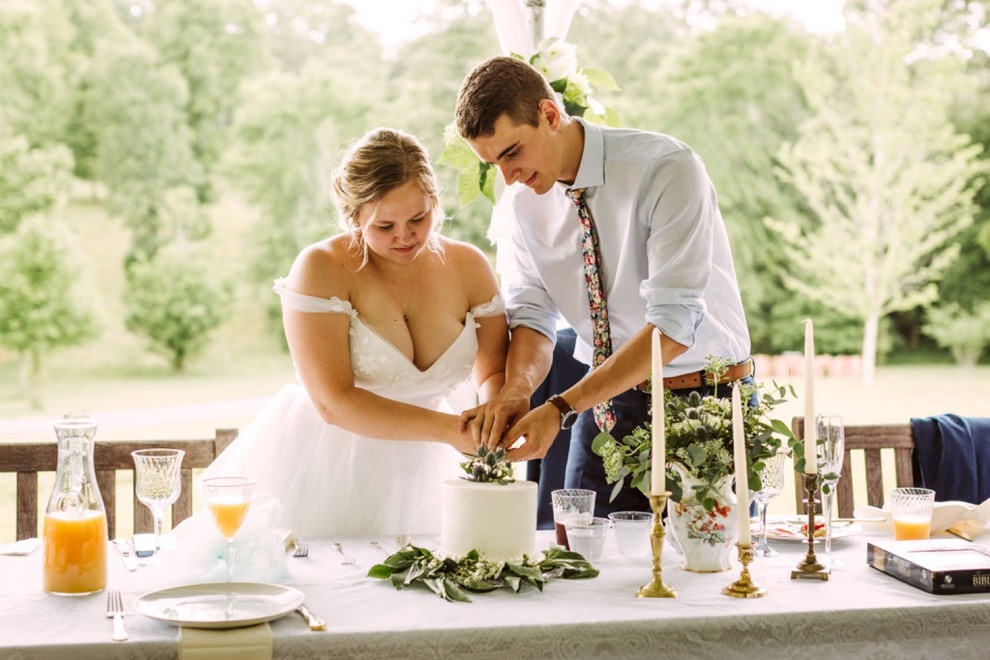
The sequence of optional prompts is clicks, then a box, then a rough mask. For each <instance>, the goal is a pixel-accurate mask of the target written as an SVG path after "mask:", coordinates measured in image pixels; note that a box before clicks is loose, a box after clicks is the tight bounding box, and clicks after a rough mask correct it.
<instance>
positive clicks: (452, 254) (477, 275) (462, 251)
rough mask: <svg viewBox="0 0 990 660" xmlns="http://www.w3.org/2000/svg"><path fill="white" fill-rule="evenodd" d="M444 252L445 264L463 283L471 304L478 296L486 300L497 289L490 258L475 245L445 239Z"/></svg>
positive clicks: (474, 302)
mask: <svg viewBox="0 0 990 660" xmlns="http://www.w3.org/2000/svg"><path fill="white" fill-rule="evenodd" d="M444 253H445V258H446V261H447V264H448V265H449V266H450V268H452V269H453V270H454V272H455V273H456V274H457V277H458V278H459V280H460V281H461V282H463V283H464V284H465V286H466V288H467V292H468V296H469V298H470V299H471V301H472V303H471V304H472V305H475V304H478V303H477V301H478V299H479V297H480V298H483V300H481V302H487V301H488V300H490V299H491V297H492V295H494V293H495V292H497V291H498V284H497V280H496V279H495V270H494V268H493V267H492V262H491V259H490V258H489V257H488V255H487V254H485V253H484V252H482V251H481V249H479V248H478V247H477V246H475V245H472V244H470V243H465V242H463V241H456V240H453V239H446V240H445V243H444Z"/></svg>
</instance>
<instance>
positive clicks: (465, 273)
mask: <svg viewBox="0 0 990 660" xmlns="http://www.w3.org/2000/svg"><path fill="white" fill-rule="evenodd" d="M464 257H465V258H464V259H463V260H458V268H459V270H460V273H461V281H463V282H465V283H467V286H468V298H469V300H470V301H471V307H472V308H477V307H479V306H485V307H487V306H488V305H490V304H491V303H492V302H493V301H494V299H495V298H496V296H498V295H499V288H498V281H497V280H496V278H495V271H494V270H492V266H491V263H490V262H489V261H488V257H486V256H485V255H484V254H483V253H482V252H481V251H480V250H478V249H477V248H476V247H474V246H467V249H466V250H465V251H464ZM499 307H500V311H498V312H496V313H494V314H492V313H491V312H488V313H487V314H485V315H477V316H475V322H476V323H477V324H478V332H477V335H478V353H477V355H476V356H475V359H474V371H473V373H474V385H475V387H476V388H477V390H478V398H479V399H480V401H481V402H482V403H484V402H486V401H488V400H489V399H491V398H492V397H494V396H495V395H497V394H498V393H499V392H501V391H502V386H503V385H504V384H505V356H506V353H507V351H508V348H509V325H508V322H507V321H506V318H505V310H504V304H500V305H499ZM479 314H480V313H479Z"/></svg>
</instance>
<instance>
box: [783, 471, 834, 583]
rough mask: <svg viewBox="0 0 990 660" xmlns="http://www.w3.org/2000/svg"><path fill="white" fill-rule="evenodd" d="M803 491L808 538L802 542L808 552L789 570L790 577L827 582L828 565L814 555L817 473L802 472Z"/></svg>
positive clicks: (815, 542)
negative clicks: (806, 546)
mask: <svg viewBox="0 0 990 660" xmlns="http://www.w3.org/2000/svg"><path fill="white" fill-rule="evenodd" d="M804 492H805V495H806V496H807V497H806V498H805V500H804V502H805V507H806V508H807V510H808V538H807V539H805V540H804V543H806V544H807V545H808V553H807V554H806V555H805V556H804V559H802V560H801V561H800V562H799V563H798V565H797V566H795V567H794V570H792V571H791V579H792V580H795V579H797V578H812V579H815V580H822V581H825V582H827V581H828V577H829V568H828V566H826V565H824V564H822V563H821V562H819V561H818V557H816V556H815V544H817V543H818V541H817V540H816V539H815V508H816V507H817V506H818V501H819V500H818V497H817V495H818V475H817V474H808V473H807V472H805V473H804Z"/></svg>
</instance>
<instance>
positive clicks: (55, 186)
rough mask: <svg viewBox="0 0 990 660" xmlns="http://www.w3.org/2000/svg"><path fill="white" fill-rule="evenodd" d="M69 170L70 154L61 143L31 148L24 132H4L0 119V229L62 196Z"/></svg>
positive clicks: (9, 229)
mask: <svg viewBox="0 0 990 660" xmlns="http://www.w3.org/2000/svg"><path fill="white" fill-rule="evenodd" d="M71 172H72V154H71V153H70V152H69V150H68V149H67V148H66V147H64V146H61V145H56V146H52V147H48V148H36V149H32V148H31V146H30V144H29V143H28V139H27V138H26V137H24V136H16V137H15V136H11V135H10V134H7V133H5V131H3V127H2V121H0V232H12V231H14V230H16V229H17V227H18V225H19V224H20V223H21V220H22V219H23V218H24V217H26V216H28V215H30V214H32V213H41V212H44V211H46V210H48V209H50V208H52V206H54V205H55V203H56V202H57V201H58V200H59V199H62V198H63V197H64V195H65V190H66V188H67V187H68V185H69V181H70V174H71Z"/></svg>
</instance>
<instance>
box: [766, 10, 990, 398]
mask: <svg viewBox="0 0 990 660" xmlns="http://www.w3.org/2000/svg"><path fill="white" fill-rule="evenodd" d="M886 4H888V6H889V8H890V9H891V11H884V12H870V13H867V14H862V15H857V16H854V17H852V18H854V20H853V21H851V24H850V28H849V29H848V30H847V31H846V32H845V33H844V34H843V35H841V37H839V38H837V39H836V40H835V42H834V43H833V44H831V45H830V47H827V48H823V49H822V52H821V53H819V54H818V55H817V56H816V57H815V58H809V59H808V60H806V61H805V63H804V64H803V65H802V66H800V67H799V68H798V77H799V80H800V81H801V83H802V85H803V88H804V93H805V95H806V98H807V99H808V105H809V107H810V108H811V110H812V111H813V116H812V117H811V118H810V119H809V120H808V121H806V122H805V123H804V124H803V125H802V127H801V132H800V136H799V138H798V139H797V140H796V141H795V142H794V143H791V144H788V145H786V146H785V147H783V148H782V149H781V151H780V153H779V158H780V162H781V168H780V170H779V174H780V176H781V178H782V180H783V181H785V182H786V183H788V184H789V185H792V186H794V188H795V189H796V190H798V191H799V192H800V193H801V195H802V196H803V198H804V200H805V202H806V204H807V207H808V209H809V211H810V217H811V218H812V220H810V221H809V220H807V219H805V218H803V217H796V216H793V215H790V216H778V217H776V218H773V219H770V220H768V221H767V226H768V228H770V229H771V230H772V231H774V232H776V233H777V234H778V236H779V238H780V239H781V240H782V241H783V242H784V244H785V245H786V246H787V252H788V254H789V255H790V259H789V261H788V263H786V264H783V263H782V264H780V268H779V272H780V275H781V277H782V278H783V280H784V282H785V284H786V285H787V286H788V288H790V289H791V290H793V291H795V292H796V293H798V294H800V295H801V296H804V297H806V298H808V299H810V300H813V301H816V302H817V303H819V304H821V305H824V306H826V307H828V308H829V309H832V310H835V311H836V312H838V313H840V314H843V315H851V316H854V317H856V318H858V319H860V320H861V322H862V323H863V327H864V330H863V337H864V339H863V350H862V352H863V364H864V370H863V371H864V380H866V381H867V382H868V381H869V380H870V379H871V378H872V375H873V367H874V364H875V360H876V341H877V333H878V327H879V319H880V318H882V317H884V316H886V315H887V314H889V313H891V312H894V311H898V310H907V309H911V308H913V307H916V306H919V305H926V304H928V303H930V302H932V301H933V300H934V299H935V298H936V296H937V290H936V286H935V282H936V281H937V280H938V278H939V277H940V276H941V274H942V273H943V272H944V271H945V269H946V268H947V267H948V266H949V264H951V263H952V261H953V260H954V259H955V257H956V255H957V254H958V247H956V246H955V245H954V240H953V239H954V238H955V237H956V236H957V235H958V234H959V233H960V232H961V231H962V230H963V229H964V228H965V227H966V226H967V225H968V224H970V223H971V222H972V220H973V216H974V212H975V208H974V205H973V194H974V190H975V184H976V183H977V181H979V179H980V178H981V175H982V173H983V172H984V170H985V168H984V166H983V165H981V164H980V163H979V162H978V161H977V160H976V156H977V154H978V153H979V151H980V149H979V147H978V146H976V145H973V144H972V143H971V140H970V139H969V138H968V137H967V136H965V135H961V134H959V133H957V132H956V131H955V130H954V128H953V126H952V125H951V124H950V123H949V121H948V117H947V115H948V107H949V104H950V102H951V96H950V94H949V93H948V92H949V90H951V89H952V86H953V85H954V84H955V83H956V82H957V81H958V80H959V61H958V60H957V59H955V58H953V57H951V56H942V57H939V58H931V59H926V58H923V57H922V58H919V57H917V56H916V53H915V50H916V49H917V48H918V47H919V41H918V38H919V37H918V35H919V34H924V33H925V30H924V29H922V28H921V27H920V26H919V24H918V22H919V21H922V22H923V21H924V20H931V21H933V22H935V21H937V17H938V13H937V12H934V13H933V12H932V11H930V10H931V9H933V6H932V2H931V1H930V0H910V1H906V0H905V1H904V2H901V3H886ZM895 5H896V6H895ZM909 5H910V7H911V8H913V9H914V11H910V10H909V8H908V6H909ZM878 35H879V36H878Z"/></svg>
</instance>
